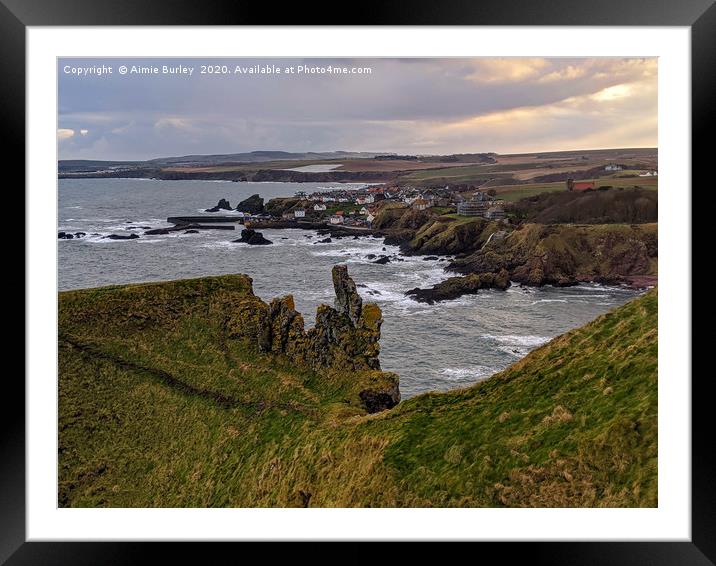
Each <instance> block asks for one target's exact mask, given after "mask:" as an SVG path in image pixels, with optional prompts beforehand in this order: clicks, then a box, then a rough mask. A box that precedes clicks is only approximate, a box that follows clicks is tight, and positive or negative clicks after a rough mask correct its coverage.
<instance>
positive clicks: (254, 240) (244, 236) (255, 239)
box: [232, 228, 273, 246]
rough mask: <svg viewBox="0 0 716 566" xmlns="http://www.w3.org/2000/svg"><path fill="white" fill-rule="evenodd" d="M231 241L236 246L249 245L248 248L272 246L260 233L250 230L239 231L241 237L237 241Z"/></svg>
mask: <svg viewBox="0 0 716 566" xmlns="http://www.w3.org/2000/svg"><path fill="white" fill-rule="evenodd" d="M232 241H233V242H234V243H237V244H249V245H250V246H267V245H269V244H273V242H272V241H271V240H268V239H266V238H264V235H263V234H262V233H261V232H257V231H256V230H252V229H251V228H244V229H243V230H241V237H240V238H239V239H238V240H232Z"/></svg>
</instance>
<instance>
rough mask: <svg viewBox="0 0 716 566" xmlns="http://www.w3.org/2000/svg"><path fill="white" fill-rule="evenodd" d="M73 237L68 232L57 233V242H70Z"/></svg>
mask: <svg viewBox="0 0 716 566" xmlns="http://www.w3.org/2000/svg"><path fill="white" fill-rule="evenodd" d="M74 237H75V235H74V234H71V233H69V232H58V233H57V239H58V240H72V239H73V238H74Z"/></svg>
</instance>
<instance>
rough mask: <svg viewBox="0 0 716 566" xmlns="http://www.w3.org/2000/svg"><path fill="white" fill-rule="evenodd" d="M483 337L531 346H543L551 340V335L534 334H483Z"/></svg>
mask: <svg viewBox="0 0 716 566" xmlns="http://www.w3.org/2000/svg"><path fill="white" fill-rule="evenodd" d="M482 337H483V338H488V339H491V340H495V341H496V342H499V343H500V344H505V345H507V346H527V347H531V348H534V347H537V346H541V345H542V344H544V343H546V342H549V341H550V340H551V337H549V336H536V335H533V334H524V335H523V334H503V335H495V334H483V335H482Z"/></svg>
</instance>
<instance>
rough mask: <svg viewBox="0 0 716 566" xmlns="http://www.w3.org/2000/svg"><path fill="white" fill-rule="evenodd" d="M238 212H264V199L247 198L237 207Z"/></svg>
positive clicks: (256, 196)
mask: <svg viewBox="0 0 716 566" xmlns="http://www.w3.org/2000/svg"><path fill="white" fill-rule="evenodd" d="M236 210H238V211H239V212H248V213H249V214H260V213H261V212H263V211H264V199H262V198H261V197H260V196H259V195H251V196H250V197H249V198H247V199H245V200H242V201H241V202H240V203H239V204H238V205H237V206H236Z"/></svg>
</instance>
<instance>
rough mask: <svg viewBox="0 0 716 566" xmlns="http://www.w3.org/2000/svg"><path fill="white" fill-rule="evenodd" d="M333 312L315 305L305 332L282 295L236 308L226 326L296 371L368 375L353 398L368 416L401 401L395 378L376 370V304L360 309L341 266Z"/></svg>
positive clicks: (289, 300)
mask: <svg viewBox="0 0 716 566" xmlns="http://www.w3.org/2000/svg"><path fill="white" fill-rule="evenodd" d="M332 275H333V286H334V289H335V292H336V299H335V308H334V307H330V306H328V305H320V306H319V307H318V310H317V312H316V324H315V325H314V327H313V328H310V329H309V330H305V324H304V320H303V316H301V314H300V313H299V312H297V311H296V308H295V305H294V301H293V297H292V296H291V295H287V296H285V297H281V298H277V299H274V300H273V301H271V303H270V304H269V305H266V304H265V303H263V302H255V303H253V302H252V304H250V305H240V306H239V305H237V309H236V310H235V311H234V313H233V315H232V320H230V321H229V322H228V328H229V329H230V336H231V337H233V338H247V339H249V340H250V341H255V344H256V345H257V346H258V349H259V351H261V352H264V353H266V354H273V355H282V356H286V357H288V358H289V359H290V360H291V362H292V363H294V364H296V365H297V366H307V367H311V368H314V369H329V370H337V371H368V372H369V373H368V376H369V379H368V383H369V386H367V387H366V386H365V380H364V381H363V385H361V386H360V387H361V389H360V390H359V391H357V392H356V393H357V394H358V395H359V396H360V399H361V402H362V403H363V405H364V407H365V409H366V410H367V411H368V412H375V411H378V410H383V409H386V408H390V407H393V406H395V405H396V404H397V403H398V402H399V401H400V391H399V389H398V377H397V376H396V375H395V374H392V373H386V372H382V371H379V370H380V361H379V359H378V354H379V352H380V346H379V340H380V327H381V324H382V323H383V314H382V312H381V310H380V307H378V305H376V304H372V303H369V304H363V301H362V299H361V297H360V295H359V294H358V291H357V290H356V285H355V283H354V281H353V280H352V279H351V277H350V276H349V275H348V270H347V268H346V266H344V265H337V266H334V268H333V273H332Z"/></svg>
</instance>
